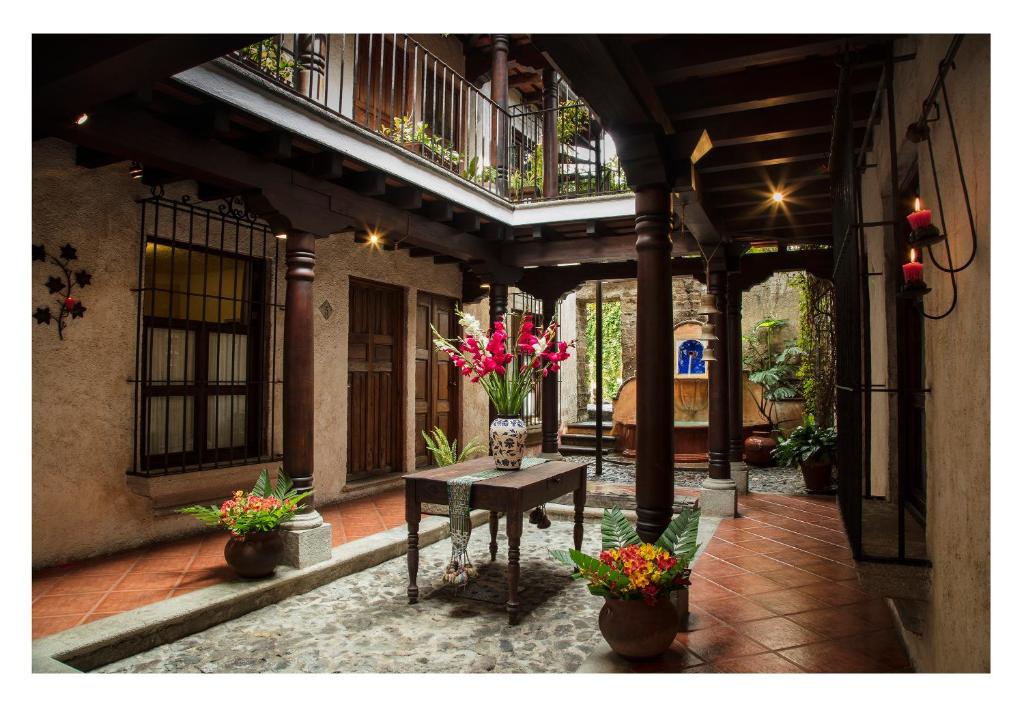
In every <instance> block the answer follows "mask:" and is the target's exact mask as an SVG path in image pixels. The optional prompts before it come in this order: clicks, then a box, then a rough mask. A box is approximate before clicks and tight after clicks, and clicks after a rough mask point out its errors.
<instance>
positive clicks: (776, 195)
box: [772, 191, 785, 204]
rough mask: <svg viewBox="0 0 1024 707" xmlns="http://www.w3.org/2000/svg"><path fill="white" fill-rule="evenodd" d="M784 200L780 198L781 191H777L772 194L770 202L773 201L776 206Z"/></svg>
mask: <svg viewBox="0 0 1024 707" xmlns="http://www.w3.org/2000/svg"><path fill="white" fill-rule="evenodd" d="M784 198H785V197H783V196H782V192H781V191H777V192H775V193H773V194H772V201H774V202H775V203H776V204H781V203H782V200H783V199H784Z"/></svg>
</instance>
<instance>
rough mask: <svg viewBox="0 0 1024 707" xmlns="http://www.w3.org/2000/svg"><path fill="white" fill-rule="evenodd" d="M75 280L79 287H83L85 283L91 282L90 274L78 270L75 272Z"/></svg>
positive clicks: (89, 283)
mask: <svg viewBox="0 0 1024 707" xmlns="http://www.w3.org/2000/svg"><path fill="white" fill-rule="evenodd" d="M75 282H76V283H78V286H79V287H85V286H86V285H91V284H92V275H90V274H89V272H88V271H86V270H79V271H78V272H76V273H75Z"/></svg>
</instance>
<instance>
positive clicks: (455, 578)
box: [443, 457, 547, 587]
mask: <svg viewBox="0 0 1024 707" xmlns="http://www.w3.org/2000/svg"><path fill="white" fill-rule="evenodd" d="M546 461H547V459H540V458H537V457H525V458H524V459H523V463H522V465H520V467H519V469H514V470H510V469H482V470H480V471H473V472H470V473H468V474H466V475H465V476H458V477H456V478H454V479H449V480H448V484H447V485H448V520H449V524H450V525H451V529H452V531H451V532H452V559H451V561H450V562H449V563H448V567H447V568H446V569H445V571H444V577H443V579H444V582H445V584H454V585H456V586H459V587H462V586H465V585H466V584H467V583H468V582H469V580H471V579H473V578H474V577H476V569H475V568H474V567H473V563H472V562H470V561H469V553H468V552H467V550H466V548H467V546H468V545H469V534H470V532H471V531H472V529H473V524H472V523H470V520H469V495H470V492H471V491H472V487H473V483H474V482H476V481H482V480H484V479H493V478H494V477H496V476H503V475H505V474H515V473H516V472H517V471H519V470H520V469H529V468H530V467H531V466H537V465H538V464H543V463H544V462H546Z"/></svg>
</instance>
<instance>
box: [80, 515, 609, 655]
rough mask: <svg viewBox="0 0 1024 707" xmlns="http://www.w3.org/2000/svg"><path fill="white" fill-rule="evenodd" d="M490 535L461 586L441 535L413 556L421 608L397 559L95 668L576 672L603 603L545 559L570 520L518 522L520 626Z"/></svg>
mask: <svg viewBox="0 0 1024 707" xmlns="http://www.w3.org/2000/svg"><path fill="white" fill-rule="evenodd" d="M585 528H586V531H585V536H584V548H583V549H584V550H585V551H595V552H596V551H597V550H598V549H599V548H600V527H599V526H598V525H597V524H593V523H588V524H587V525H586V526H585ZM559 540H561V541H562V542H561V543H560V542H559ZM488 541H489V538H488V533H487V529H486V526H484V527H481V528H477V529H475V530H474V532H473V536H472V538H471V540H470V557H471V558H472V559H473V560H474V561H475V563H476V565H477V567H478V569H479V571H480V577H479V578H478V579H477V581H476V582H475V583H474V584H472V585H470V587H469V588H468V589H466V590H463V591H456V590H455V589H454V588H453V587H447V586H443V585H442V584H441V581H440V577H441V573H442V571H443V567H444V564H445V563H446V562H447V560H448V558H449V555H450V552H451V545H450V543H449V541H448V540H447V539H446V540H442V541H441V542H438V543H434V544H433V545H430V546H428V547H426V548H423V549H422V550H421V552H420V570H419V586H420V597H421V598H420V602H419V603H418V604H415V605H412V606H410V605H409V604H408V603H407V600H406V586H407V577H408V575H407V571H406V562H405V558H404V557H400V558H397V559H394V560H390V561H388V562H385V563H383V564H381V565H379V566H377V567H375V568H372V569H369V570H366V571H364V572H359V573H357V574H354V575H351V576H349V577H344V578H342V579H339V580H337V581H335V582H332V583H330V584H327V585H324V586H323V587H320V588H318V589H316V590H314V591H312V592H309V593H308V594H303V595H299V596H295V597H291V598H289V599H286V600H284V601H282V602H280V603H278V604H275V605H273V606H269V607H266V608H264V609H260V610H258V611H255V612H253V613H251V614H247V615H245V616H243V617H240V618H238V619H235V620H233V621H229V622H227V623H224V624H221V625H219V626H215V627H213V628H211V629H208V630H206V631H203V632H202V633H198V634H195V635H193V636H189V637H187V638H184V639H181V640H179V641H176V642H174V643H171V644H168V645H164V646H160V647H158V648H154V649H152V650H150V651H146V652H144V653H141V654H139V655H136V656H133V657H131V658H128V659H125V660H122V661H119V662H117V663H113V664H111V665H108V666H106V667H104V668H102V669H101V671H100V672H139V673H150V672H204V673H212V672H265V671H274V672H445V673H454V672H508V673H521V672H527V673H532V672H574V671H575V670H576V669H577V668H578V667H579V666H580V664H581V663H582V662H583V660H584V659H585V658H586V657H587V655H589V654H590V652H591V651H593V650H594V649H595V648H596V647H598V646H599V645H601V644H602V643H603V639H602V638H601V635H600V632H599V630H598V627H597V614H598V611H599V610H600V608H601V605H602V602H603V600H602V599H600V598H599V597H594V596H591V595H590V593H589V592H587V590H586V587H585V586H584V585H583V583H582V582H573V581H572V579H571V578H570V577H569V570H568V569H567V568H565V567H564V566H562V565H560V564H558V563H556V562H555V561H554V560H551V559H550V558H549V557H548V548H550V547H565V548H569V547H571V546H572V524H571V523H569V522H566V521H552V524H551V527H550V528H548V529H546V530H538V529H537V528H536V527H535V526H533V525H530V524H528V523H525V524H524V528H523V537H522V541H521V545H520V551H521V558H522V559H521V563H522V564H521V568H522V570H521V575H520V586H521V592H520V602H521V604H522V608H521V612H522V614H521V620H520V624H519V625H518V626H508V622H507V618H506V614H505V596H506V591H505V588H506V584H505V566H506V564H505V558H504V556H503V553H504V552H505V551H506V549H507V544H506V542H505V535H504V522H503V523H502V532H500V533H499V536H498V543H499V551H498V560H497V561H496V562H494V563H492V562H490V560H489V554H488V551H487V543H488Z"/></svg>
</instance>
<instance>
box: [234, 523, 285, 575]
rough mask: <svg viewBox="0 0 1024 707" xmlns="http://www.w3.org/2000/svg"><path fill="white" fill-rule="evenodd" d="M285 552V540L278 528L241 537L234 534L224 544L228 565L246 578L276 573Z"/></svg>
mask: <svg viewBox="0 0 1024 707" xmlns="http://www.w3.org/2000/svg"><path fill="white" fill-rule="evenodd" d="M283 554H284V541H283V540H282V539H281V535H280V534H279V533H278V532H277V531H276V530H271V531H268V532H266V533H247V534H245V535H243V536H242V537H240V538H236V537H235V536H234V535H232V536H231V537H230V538H229V539H228V544H227V545H225V546H224V559H225V560H227V563H228V566H229V567H230V568H231V569H233V570H234V571H235V573H236V574H237V575H238V576H239V577H244V578H245V579H261V578H262V577H269V576H270V575H272V574H274V568H276V567H277V566H278V565H279V564H281V556H282V555H283Z"/></svg>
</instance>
